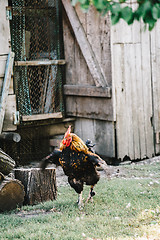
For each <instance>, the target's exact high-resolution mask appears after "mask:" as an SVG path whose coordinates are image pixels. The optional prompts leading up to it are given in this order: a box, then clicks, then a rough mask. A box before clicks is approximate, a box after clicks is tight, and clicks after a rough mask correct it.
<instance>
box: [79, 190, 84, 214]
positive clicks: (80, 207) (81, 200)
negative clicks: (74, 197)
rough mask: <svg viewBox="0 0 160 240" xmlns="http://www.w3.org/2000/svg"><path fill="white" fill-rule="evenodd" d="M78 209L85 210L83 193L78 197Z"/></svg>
mask: <svg viewBox="0 0 160 240" xmlns="http://www.w3.org/2000/svg"><path fill="white" fill-rule="evenodd" d="M78 208H79V209H80V210H81V209H82V208H83V198H82V192H81V193H80V194H79V195H78Z"/></svg>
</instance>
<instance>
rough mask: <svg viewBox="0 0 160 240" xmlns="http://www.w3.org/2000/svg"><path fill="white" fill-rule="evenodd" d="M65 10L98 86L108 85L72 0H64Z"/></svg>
mask: <svg viewBox="0 0 160 240" xmlns="http://www.w3.org/2000/svg"><path fill="white" fill-rule="evenodd" d="M62 3H63V5H64V8H65V11H66V13H67V16H68V19H69V21H70V23H71V26H72V29H73V31H74V34H75V37H76V40H77V42H78V44H79V47H80V49H81V51H82V54H83V56H84V59H85V61H86V63H87V65H88V68H89V70H90V72H91V75H92V77H93V79H94V81H95V84H96V86H97V87H105V86H108V83H107V79H106V78H105V75H104V73H103V72H102V69H101V68H100V66H99V63H98V61H97V59H96V56H95V53H94V52H93V50H92V47H91V45H90V43H89V42H88V39H87V37H86V33H85V31H84V29H83V26H82V24H81V22H80V20H79V18H78V16H77V13H76V11H75V9H74V7H73V6H72V5H71V1H70V0H62Z"/></svg>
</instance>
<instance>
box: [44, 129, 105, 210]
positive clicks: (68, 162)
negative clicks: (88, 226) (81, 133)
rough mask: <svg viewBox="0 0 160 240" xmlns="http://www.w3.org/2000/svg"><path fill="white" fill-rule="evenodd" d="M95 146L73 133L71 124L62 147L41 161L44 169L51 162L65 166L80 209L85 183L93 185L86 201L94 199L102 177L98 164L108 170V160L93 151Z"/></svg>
mask: <svg viewBox="0 0 160 240" xmlns="http://www.w3.org/2000/svg"><path fill="white" fill-rule="evenodd" d="M87 145H88V146H87ZM93 146H94V145H91V141H88V142H86V144H85V143H84V142H83V141H82V140H81V139H80V138H79V137H78V136H77V135H76V134H74V133H71V126H69V127H68V130H67V132H66V133H65V135H64V138H63V140H62V141H61V143H60V149H55V150H54V151H53V152H52V153H51V154H50V155H48V156H47V157H45V158H43V159H42V161H41V163H40V167H41V169H42V170H44V169H45V168H46V166H47V165H48V164H49V163H54V164H56V165H60V166H61V167H62V168H63V171H64V173H65V175H67V176H68V182H69V184H70V186H71V187H72V188H73V189H74V190H75V191H76V192H77V193H78V206H79V208H80V209H81V208H82V207H83V200H82V192H83V186H84V183H86V185H90V186H91V187H90V191H89V196H88V198H87V201H86V203H87V202H88V201H91V202H92V201H93V196H94V195H95V192H94V191H93V188H94V186H95V185H96V183H97V182H98V181H99V179H100V176H99V173H98V172H97V170H96V166H101V167H102V168H103V169H104V170H105V171H106V172H107V171H108V167H107V164H106V162H105V161H104V160H102V159H101V158H100V157H99V156H98V155H97V154H95V153H94V151H92V147H93Z"/></svg>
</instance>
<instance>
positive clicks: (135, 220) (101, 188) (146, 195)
mask: <svg viewBox="0 0 160 240" xmlns="http://www.w3.org/2000/svg"><path fill="white" fill-rule="evenodd" d="M120 168H121V167H120ZM123 169H124V171H125V173H126V177H127V178H126V179H123V178H115V179H112V180H109V181H108V180H107V179H104V178H102V179H101V180H100V181H99V183H98V184H97V186H96V187H95V191H96V195H95V197H94V203H93V204H91V203H88V204H87V205H85V206H84V209H83V210H82V211H79V210H78V208H77V204H76V201H77V194H76V193H75V192H74V190H73V189H71V188H70V187H69V186H65V187H59V188H58V197H57V200H56V201H54V202H46V203H43V204H38V205H35V206H24V207H23V208H21V209H16V210H14V211H11V212H9V213H3V214H0V239H1V240H2V239H3V240H4V239H12V240H13V239H32V240H34V239H35V240H38V239H40V240H43V239H55V240H83V239H84V240H85V239H87V240H89V239H110V240H113V239H116V240H120V239H125V240H129V239H136V240H137V239H155V240H156V239H157V240H158V239H160V230H159V229H160V176H159V175H160V174H159V172H158V171H159V170H160V163H157V164H154V165H143V166H134V167H133V166H132V165H130V166H125V167H123ZM120 171H121V169H120ZM152 173H154V174H153V175H152V178H151V176H150V175H149V174H152ZM133 175H135V176H136V177H137V178H136V179H133V178H132V177H133ZM142 176H144V178H142V179H141V177H142ZM158 181H159V182H158ZM88 191H89V188H88V187H87V186H86V187H85V189H84V198H85V199H86V197H87V196H88ZM53 207H54V212H51V211H50V210H51V209H52V208H53Z"/></svg>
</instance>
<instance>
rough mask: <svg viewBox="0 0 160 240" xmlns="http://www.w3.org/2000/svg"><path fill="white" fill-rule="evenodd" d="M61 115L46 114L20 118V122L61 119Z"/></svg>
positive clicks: (59, 113) (58, 113)
mask: <svg viewBox="0 0 160 240" xmlns="http://www.w3.org/2000/svg"><path fill="white" fill-rule="evenodd" d="M62 117H63V116H62V113H61V112H57V113H47V114H35V115H31V116H29V115H28V116H22V122H26V121H38V120H45V119H54V118H62Z"/></svg>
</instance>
